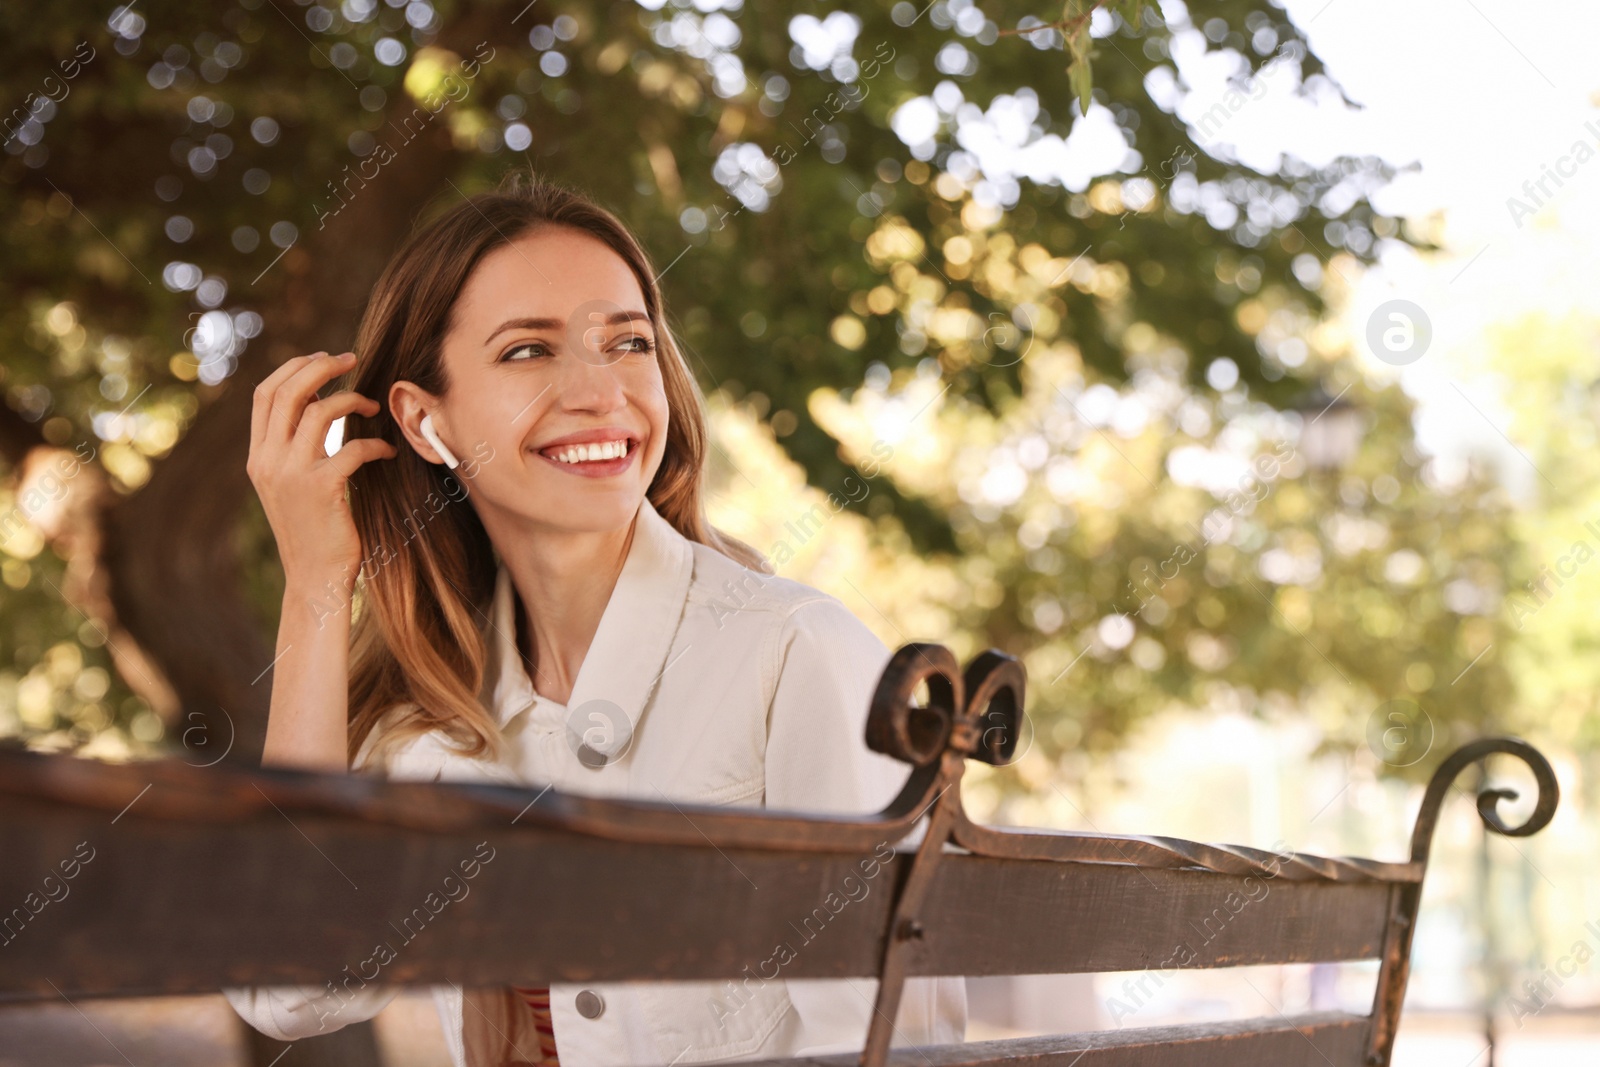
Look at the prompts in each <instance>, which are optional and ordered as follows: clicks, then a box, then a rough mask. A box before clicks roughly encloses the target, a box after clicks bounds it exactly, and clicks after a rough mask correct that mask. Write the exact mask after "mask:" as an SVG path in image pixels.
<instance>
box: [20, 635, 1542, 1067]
mask: <svg viewBox="0 0 1600 1067" xmlns="http://www.w3.org/2000/svg"><path fill="white" fill-rule="evenodd" d="M919 686H924V687H925V689H923V690H919ZM919 691H925V692H926V693H927V694H928V699H927V704H926V706H918V705H915V704H914V703H913V697H914V694H916V693H917V692H919ZM1023 695H1024V673H1023V670H1022V667H1021V665H1020V664H1019V663H1018V662H1017V661H1016V660H1014V659H1012V658H1009V657H1007V656H1004V655H1001V654H999V653H997V652H992V651H991V652H985V653H984V654H982V655H980V656H978V657H977V658H976V659H975V660H974V661H973V662H972V663H970V664H969V665H968V666H967V668H966V669H965V671H962V670H961V669H960V667H959V665H958V664H957V662H956V660H955V658H954V657H953V656H952V654H951V653H950V652H949V651H948V650H947V649H945V648H944V647H943V646H940V645H935V644H911V645H907V646H905V647H903V648H901V649H900V650H899V651H898V652H897V653H896V654H895V656H894V658H893V659H892V661H891V662H890V664H889V666H888V668H887V669H886V670H885V672H884V675H883V678H882V680H881V682H880V684H879V687H878V690H877V693H876V695H875V697H874V699H873V703H872V707H871V710H870V715H869V719H868V726H867V737H866V741H867V744H869V745H870V746H871V747H872V748H873V749H875V750H877V751H879V752H883V753H887V754H889V755H891V756H894V757H897V758H899V759H901V760H903V761H905V762H906V763H908V764H910V765H911V766H912V768H913V769H912V771H911V773H910V775H909V777H908V779H907V781H906V784H905V786H904V788H903V789H902V790H901V792H900V794H899V795H898V796H897V797H896V799H895V800H894V801H893V803H891V804H890V805H889V806H888V807H887V808H885V809H884V810H883V811H882V812H880V813H878V814H875V815H863V816H860V817H815V816H807V815H806V814H805V813H803V812H782V811H773V810H766V809H738V808H728V807H714V806H690V805H678V804H674V803H656V802H650V801H640V800H620V799H602V798H592V797H583V796H576V795H563V794H561V793H559V792H556V791H554V790H547V791H540V790H536V789H519V788H510V787H500V786H492V785H459V784H435V783H426V784H424V783H407V782H384V781H380V780H376V779H372V778H367V777H364V776H351V775H328V774H317V773H309V772H300V771H293V770H285V769H272V768H267V769H259V770H257V769H247V768H241V767H236V766H217V767H214V768H209V769H201V768H197V767H193V766H189V765H187V764H185V763H184V762H182V761H181V760H177V759H167V760H161V761H154V762H143V763H134V764H123V765H105V764H98V763H94V762H91V761H86V760H79V759H75V758H71V757H68V756H47V755H40V754H34V753H26V752H17V751H12V752H6V753H3V754H0V857H3V862H0V907H3V908H4V909H5V911H4V912H3V914H0V928H3V935H0V936H3V937H4V939H5V944H4V946H3V947H0V995H4V996H6V997H7V998H8V999H15V998H17V997H25V998H26V997H32V998H41V999H42V998H49V999H53V1000H57V1001H58V1002H59V1000H60V998H61V997H64V996H65V997H70V998H72V999H73V1000H76V999H78V998H83V997H111V996H119V997H126V996H144V995H157V994H185V993H188V994H193V993H208V992H215V991H216V990H217V989H219V988H220V987H223V986H233V985H243V984H254V985H267V984H286V983H297V984H301V983H308V984H312V985H322V984H324V983H326V982H328V981H330V980H332V979H334V978H336V977H337V976H340V975H341V973H342V968H344V967H345V966H346V965H347V964H348V963H349V962H350V961H351V960H353V959H361V958H362V957H364V956H365V955H367V954H368V953H369V952H370V950H371V946H372V945H373V943H374V941H375V939H381V937H383V936H388V935H390V934H392V928H390V927H389V925H388V924H389V921H390V919H391V917H393V916H394V915H399V914H405V913H407V912H408V911H409V910H410V909H411V908H412V906H413V905H414V904H415V903H416V902H417V901H419V900H422V899H423V898H424V897H425V896H426V895H427V894H429V893H437V892H438V890H439V884H438V883H439V879H440V877H441V873H440V872H447V871H451V870H454V869H455V868H456V867H457V865H458V861H460V860H461V859H462V858H463V857H470V856H472V855H474V853H475V850H478V849H480V848H482V847H485V846H482V845H480V843H484V842H486V843H487V846H486V847H487V848H489V849H492V850H493V860H492V867H490V868H487V869H488V870H492V875H491V876H490V877H487V878H485V877H482V876H480V878H479V881H478V884H477V885H476V887H475V889H476V891H474V892H472V893H471V894H470V895H468V896H466V897H464V898H463V899H461V900H460V901H459V902H455V903H451V904H450V905H449V906H448V907H446V908H444V909H443V910H442V911H441V912H440V913H439V914H438V915H436V916H435V917H434V918H433V920H432V921H433V923H434V924H436V925H435V929H436V931H437V934H436V935H435V936H428V937H418V938H417V939H416V940H415V941H411V942H409V943H408V944H407V945H406V947H405V949H404V951H403V952H401V953H399V955H398V958H396V959H395V960H394V961H393V962H392V963H390V964H389V965H388V966H387V967H385V968H384V970H383V974H382V976H381V978H380V979H379V980H380V981H382V982H385V983H390V984H396V985H431V984H441V985H442V984H444V983H469V984H477V985H491V984H499V983H506V984H510V983H519V984H533V983H538V982H554V981H562V982H574V981H594V982H604V981H623V980H654V979H662V980H666V979H724V978H727V979H736V978H739V977H740V976H741V975H742V974H743V973H745V971H746V969H747V968H748V967H749V966H750V965H751V963H752V961H760V960H763V959H765V958H767V957H768V956H769V955H770V954H771V953H772V951H773V946H774V945H776V944H779V943H780V942H782V941H784V940H785V939H786V938H791V937H793V933H792V928H791V926H790V923H791V922H792V921H793V920H795V918H796V917H797V916H801V917H804V916H808V915H811V914H812V913H813V910H814V909H816V908H817V907H818V906H819V905H820V904H821V902H822V901H821V897H822V895H823V894H824V893H826V892H827V891H828V890H829V889H831V888H832V887H837V886H839V885H840V884H841V883H843V882H844V880H845V879H846V878H847V877H849V876H851V875H853V874H854V875H856V876H857V877H858V878H859V877H860V872H861V871H863V870H865V869H866V868H864V867H863V866H862V864H863V863H864V862H866V861H867V860H868V859H869V858H871V857H874V855H876V856H877V857H879V858H881V857H883V856H885V855H887V854H888V853H889V851H890V849H888V848H884V847H883V846H884V845H885V844H887V845H889V846H890V847H891V848H892V846H893V845H894V843H895V842H897V841H900V840H901V839H902V838H904V837H906V835H907V834H908V832H910V831H912V830H913V829H914V828H915V826H916V825H917V824H918V822H919V820H920V819H921V818H922V817H923V816H924V815H926V816H928V821H927V824H926V831H925V833H924V836H923V837H922V839H921V841H920V843H919V844H918V845H917V847H916V848H915V849H914V850H912V849H902V850H898V851H894V852H893V855H892V858H891V859H889V860H887V862H885V863H884V864H883V865H882V870H881V871H880V872H879V873H878V874H877V876H876V878H875V879H874V881H875V882H876V883H877V884H878V885H881V886H883V887H884V891H882V892H873V893H870V894H868V895H865V896H863V897H861V898H860V899H859V900H858V901H856V902H854V903H852V904H851V906H850V907H848V908H843V909H841V910H840V911H839V912H838V913H837V914H835V915H832V916H831V917H830V919H829V922H828V925H829V928H830V929H831V930H832V931H833V932H831V933H829V934H828V936H826V937H818V938H816V939H815V940H814V941H812V942H810V943H808V944H807V945H806V947H805V950H804V951H802V952H799V953H798V954H796V955H795V956H794V957H793V958H792V959H791V960H789V961H788V962H787V963H786V964H785V965H784V966H783V969H782V974H783V976H784V977H793V978H842V977H851V976H854V977H877V978H879V979H880V984H879V987H878V994H877V1009H878V1010H877V1012H876V1014H875V1016H874V1020H875V1021H874V1022H873V1024H872V1026H871V1029H870V1031H869V1032H868V1033H867V1035H866V1042H865V1047H864V1048H863V1050H862V1051H861V1053H860V1054H859V1056H857V1055H848V1054H847V1055H838V1056H831V1057H819V1058H817V1059H815V1060H813V1061H806V1062H812V1063H818V1064H828V1065H835V1067H848V1065H850V1064H853V1063H857V1062H859V1064H860V1065H861V1067H881V1065H882V1064H884V1063H886V1062H888V1063H894V1064H897V1065H904V1067H912V1065H917V1067H958V1065H977V1064H996V1063H1002V1062H1011V1061H1018V1062H1020V1061H1026V1062H1027V1063H1028V1064H1029V1065H1030V1067H1070V1065H1078V1067H1102V1065H1111V1064H1116V1065H1122V1064H1141V1065H1146V1064H1176V1063H1183V1064H1229V1065H1233V1067H1246V1065H1262V1067H1268V1065H1270V1067H1286V1065H1292V1064H1305V1065H1308V1067H1328V1065H1334V1067H1353V1065H1368V1064H1385V1063H1387V1062H1388V1060H1389V1057H1390V1053H1391V1049H1392V1046H1393V1043H1394V1037H1395V1028H1396V1024H1397V1022H1398V1020H1399V1015H1400V1006H1401V999H1402V996H1403V994H1404V992H1405V988H1406V978H1407V970H1408V959H1409V954H1410V948H1411V938H1412V933H1413V931H1414V929H1415V921H1416V917H1417V909H1418V903H1419V897H1420V894H1421V890H1422V881H1423V876H1424V874H1425V873H1426V870H1427V864H1428V852H1429V845H1430V841H1431V838H1432V835H1433V830H1434V825H1435V823H1436V821H1437V819H1438V816H1439V811H1440V806H1441V805H1442V804H1443V802H1444V800H1445V798H1446V795H1447V793H1448V792H1449V790H1450V788H1451V785H1452V782H1453V781H1454V779H1455V778H1456V776H1457V775H1458V774H1460V772H1461V771H1462V770H1463V769H1464V768H1466V767H1467V766H1469V765H1471V764H1473V763H1475V762H1477V761H1479V760H1483V759H1484V758H1485V757H1487V756H1489V755H1491V754H1493V753H1508V754H1510V755H1513V756H1516V757H1517V758H1519V759H1520V760H1521V761H1522V762H1523V763H1525V764H1526V765H1527V766H1528V767H1529V768H1531V770H1532V771H1533V774H1534V777H1535V778H1536V779H1537V781H1538V787H1539V796H1538V801H1537V804H1536V806H1535V807H1534V810H1533V813H1532V815H1530V816H1529V817H1528V819H1527V820H1526V821H1525V822H1523V823H1522V824H1521V825H1517V826H1507V825H1505V824H1504V823H1503V822H1502V821H1501V818H1500V816H1499V815H1498V814H1497V808H1496V805H1497V803H1498V801H1500V800H1501V799H1506V798H1510V797H1513V796H1514V795H1515V794H1513V793H1512V792H1511V791H1509V790H1503V789H1490V790H1486V791H1485V792H1483V793H1481V794H1480V795H1479V797H1478V800H1477V806H1478V811H1479V814H1480V815H1481V816H1482V819H1483V821H1484V823H1485V824H1486V825H1487V826H1488V827H1490V828H1491V829H1493V830H1495V831H1498V832H1499V833H1502V834H1509V835H1513V836H1525V835H1528V834H1532V833H1534V832H1536V831H1538V830H1539V829H1540V828H1542V827H1543V826H1545V825H1546V824H1547V823H1548V822H1549V821H1550V818H1551V816H1552V814H1553V813H1554V810H1555V807H1556V802H1557V796H1558V791H1557V786H1556V780H1555V776H1554V774H1553V773H1552V771H1551V768H1550V765H1549V763H1548V762H1547V761H1546V760H1545V758H1544V757H1543V756H1542V755H1540V754H1539V752H1537V751H1536V750H1534V749H1533V748H1532V747H1530V746H1529V745H1527V744H1525V743H1524V742H1522V741H1520V740H1517V739H1514V738H1491V739H1485V740H1480V741H1476V742H1474V743H1472V744H1469V745H1467V746H1465V747H1463V748H1461V749H1459V750H1457V751H1456V752H1454V753H1452V754H1451V755H1450V756H1449V757H1448V758H1446V759H1445V760H1444V762H1443V763H1442V764H1441V765H1440V766H1439V768H1438V770H1437V771H1436V772H1435V773H1434V775H1433V779H1432V781H1431V782H1430V783H1429V785H1428V788H1427V791H1426V793H1425V794H1424V796H1423V800H1422V806H1421V810H1420V812H1419V813H1418V815H1417V819H1416V823H1415V828H1414V831H1413V833H1412V838H1411V856H1410V858H1409V859H1408V860H1405V861H1403V862H1381V861H1377V860H1371V859H1355V858H1344V857H1340V858H1326V857H1319V856H1310V855H1302V854H1293V853H1288V854H1274V853H1271V852H1267V851H1262V850H1259V849H1254V848H1244V847H1240V846H1235V845H1207V844H1198V843H1195V842H1191V841H1182V840H1176V839H1171V838H1162V837H1123V836H1115V835H1106V834H1096V833H1077V832H1056V831H1042V830H1017V829H998V828H993V827H985V826H980V825H977V824H975V823H973V822H971V821H970V820H969V819H968V818H967V816H966V813H965V812H964V811H963V810H962V804H961V776H962V770H963V767H964V765H965V761H966V760H967V759H969V758H971V759H979V760H983V761H985V762H987V763H991V764H996V765H1001V764H1004V763H1006V762H1007V761H1008V760H1010V759H1011V758H1012V756H1013V755H1014V754H1015V753H1014V749H1015V745H1016V742H1017V737H1018V734H1019V729H1020V726H1021V717H1022V707H1023ZM311 846H314V847H311ZM89 852H92V855H88V853H89ZM476 854H477V855H479V856H480V857H481V856H483V855H485V854H486V853H484V852H481V851H479V852H477V853H476ZM86 856H87V858H85V857H86ZM74 857H76V859H75V860H74ZM332 857H337V864H335V863H334V861H333V859H332ZM74 863H75V869H74V868H72V867H70V866H69V864H74ZM69 869H70V870H71V877H70V878H69V876H68V871H69ZM47 875H50V876H53V877H55V878H56V880H57V882H58V883H63V884H66V885H69V886H70V894H68V895H64V896H62V897H61V899H60V900H59V901H51V900H45V897H46V896H47V895H48V894H47V893H46V890H45V888H44V887H43V883H44V879H45V878H46V876H47ZM347 881H348V882H353V883H355V884H357V885H359V886H360V893H359V894H357V893H353V892H350V887H349V886H348V885H347V884H346V882H347ZM755 885H759V886H760V887H761V889H760V891H759V892H757V891H756V890H755V888H754V887H755ZM508 899H515V900H516V901H517V902H518V903H519V904H520V905H521V907H520V908H519V909H517V910H516V911H508V910H506V908H505V907H504V905H505V902H506V900H508ZM40 900H45V902H44V904H43V905H42V906H40V907H39V908H38V910H37V911H35V910H34V909H33V905H34V904H35V903H36V902H37V901H40ZM25 901H26V902H27V903H25ZM497 902H498V903H497ZM19 907H20V908H21V911H18V910H17V909H18V908H19ZM519 914H520V915H521V916H525V917H526V918H525V919H518V918H517V915H519ZM313 916H315V918H313ZM1223 927H1226V931H1225V934H1223V935H1220V936H1208V932H1209V931H1214V930H1221V929H1222V928H1223ZM1344 960H1378V961H1380V964H1379V972H1378V979H1377V989H1376V995H1375V998H1374V1002H1373V1006H1372V1010H1371V1012H1370V1013H1367V1014H1349V1013H1343V1012H1317V1013H1312V1014H1303V1015H1295V1016H1277V1017H1271V1018H1262V1019H1251V1020H1247V1021H1241V1022H1225V1023H1213V1024H1205V1025H1185V1026H1171V1027H1157V1028H1141V1029H1122V1030H1117V1031H1108V1032H1095V1033H1081V1034H1068V1035H1062V1036H1056V1037H1041V1038H1019V1039H1014V1040H1005V1041H983V1042H969V1043H966V1044H962V1045H953V1046H939V1047H925V1048H921V1049H917V1050H910V1049H906V1048H901V1047H895V1048H893V1049H891V1048H890V1031H891V1027H890V1021H891V1020H892V1019H893V1018H894V1016H895V1012H896V1008H897V1006H898V1004H899V998H900V995H901V990H902V983H903V982H904V981H905V979H906V978H907V977H908V976H916V975H972V976H978V975H1026V974H1061V973H1071V972H1101V971H1138V970H1144V969H1156V968H1159V969H1162V970H1166V969H1170V968H1184V969H1189V968H1206V967H1226V966H1238V965H1244V964H1279V963H1305V962H1315V961H1344ZM791 1062H794V1063H798V1062H801V1061H791Z"/></svg>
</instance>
